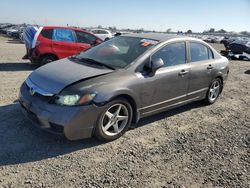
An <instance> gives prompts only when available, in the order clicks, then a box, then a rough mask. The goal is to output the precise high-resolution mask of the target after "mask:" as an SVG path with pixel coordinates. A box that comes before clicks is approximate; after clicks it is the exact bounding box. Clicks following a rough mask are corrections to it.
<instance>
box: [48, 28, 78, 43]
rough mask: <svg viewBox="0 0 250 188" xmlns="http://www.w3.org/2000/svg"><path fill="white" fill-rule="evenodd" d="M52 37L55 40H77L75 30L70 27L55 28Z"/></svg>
mask: <svg viewBox="0 0 250 188" xmlns="http://www.w3.org/2000/svg"><path fill="white" fill-rule="evenodd" d="M52 39H53V40H54V41H63V42H75V38H74V34H73V31H72V30H70V29H54V31H53V37H52Z"/></svg>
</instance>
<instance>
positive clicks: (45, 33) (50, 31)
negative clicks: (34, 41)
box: [41, 29, 53, 39]
mask: <svg viewBox="0 0 250 188" xmlns="http://www.w3.org/2000/svg"><path fill="white" fill-rule="evenodd" d="M52 34H53V29H43V30H42V31H41V35H42V36H43V37H45V38H47V39H52Z"/></svg>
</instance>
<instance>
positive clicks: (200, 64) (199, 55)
mask: <svg viewBox="0 0 250 188" xmlns="http://www.w3.org/2000/svg"><path fill="white" fill-rule="evenodd" d="M188 44H189V45H188V46H189V51H190V53H189V54H190V57H189V64H190V84H189V88H188V93H189V94H190V96H191V95H194V94H195V95H199V94H201V93H203V94H204V93H206V91H207V89H208V87H209V85H210V83H211V81H212V79H213V77H214V75H215V61H214V56H213V52H212V50H211V49H210V48H209V46H206V45H205V44H202V43H200V42H196V41H189V42H188Z"/></svg>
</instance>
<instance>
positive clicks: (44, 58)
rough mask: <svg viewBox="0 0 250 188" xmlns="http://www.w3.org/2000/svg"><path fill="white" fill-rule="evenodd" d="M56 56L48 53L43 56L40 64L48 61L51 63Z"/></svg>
mask: <svg viewBox="0 0 250 188" xmlns="http://www.w3.org/2000/svg"><path fill="white" fill-rule="evenodd" d="M55 60H56V58H55V57H54V56H52V55H46V56H43V57H42V58H41V61H40V65H45V64H47V63H51V62H52V61H55Z"/></svg>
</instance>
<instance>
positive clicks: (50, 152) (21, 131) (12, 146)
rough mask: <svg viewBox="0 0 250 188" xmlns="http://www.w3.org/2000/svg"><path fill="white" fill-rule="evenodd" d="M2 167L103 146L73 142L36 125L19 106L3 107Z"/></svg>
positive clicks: (92, 141)
mask: <svg viewBox="0 0 250 188" xmlns="http://www.w3.org/2000/svg"><path fill="white" fill-rule="evenodd" d="M0 114H1V115H0V122H1V123H0V166H5V165H13V164H21V163H27V162H32V161H40V160H43V159H48V158H52V157H56V156H60V155H64V154H67V153H71V152H73V151H77V150H82V149H86V148H90V147H94V146H96V145H101V144H103V143H102V142H100V141H98V140H96V139H85V140H80V141H69V140H67V139H66V138H64V137H62V136H57V135H53V134H50V133H47V132H44V131H42V130H40V129H38V128H35V127H33V126H32V124H31V123H30V122H29V121H28V120H27V119H26V118H25V117H24V116H23V114H22V112H21V109H20V106H19V104H18V103H14V104H10V105H6V106H0Z"/></svg>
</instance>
